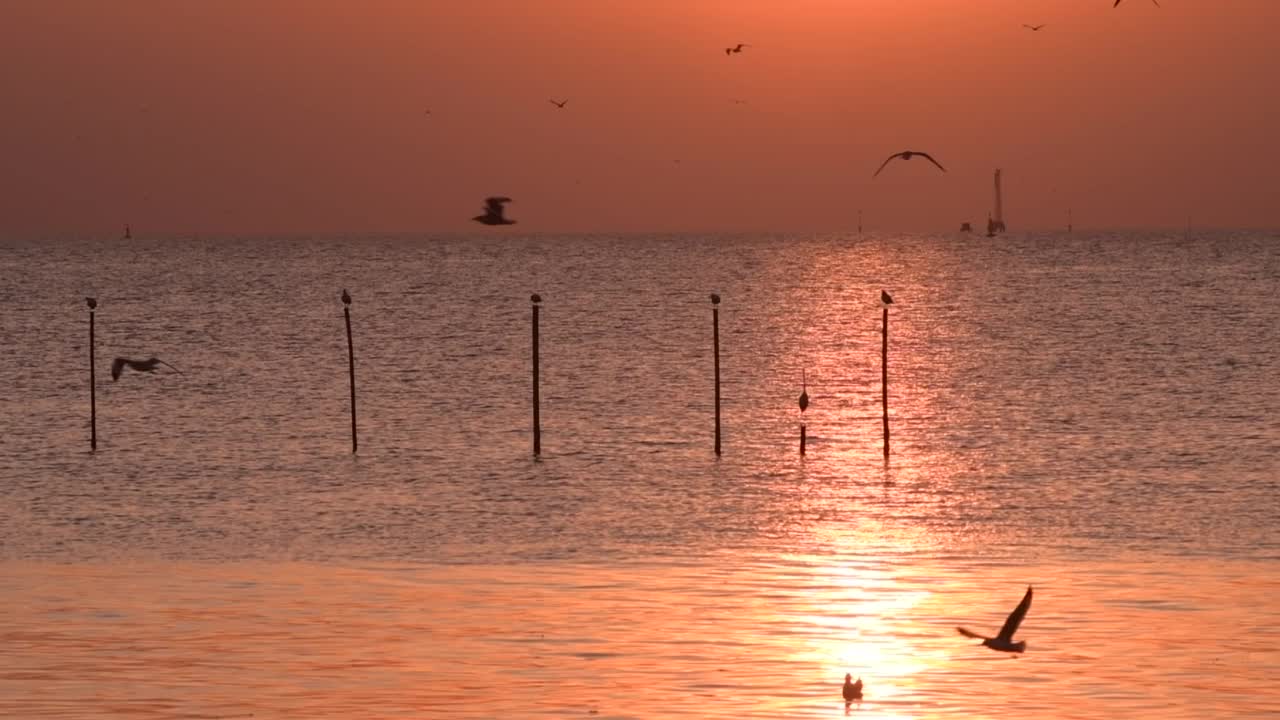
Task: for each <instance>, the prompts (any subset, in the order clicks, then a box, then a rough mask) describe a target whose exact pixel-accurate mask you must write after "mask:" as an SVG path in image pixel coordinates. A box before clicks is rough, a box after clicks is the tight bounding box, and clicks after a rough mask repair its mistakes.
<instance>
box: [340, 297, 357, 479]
mask: <svg viewBox="0 0 1280 720" xmlns="http://www.w3.org/2000/svg"><path fill="white" fill-rule="evenodd" d="M342 315H343V317H344V318H346V321H347V371H348V373H349V374H350V376H351V454H352V455H354V454H355V453H356V451H357V450H359V449H360V442H359V440H358V439H357V436H356V350H355V345H354V343H352V342H351V295H349V294H348V293H347V291H346V289H345V288H344V289H343V291H342Z"/></svg>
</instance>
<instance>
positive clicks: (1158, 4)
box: [1111, 0, 1160, 8]
mask: <svg viewBox="0 0 1280 720" xmlns="http://www.w3.org/2000/svg"><path fill="white" fill-rule="evenodd" d="M1151 2H1153V3H1155V4H1156V7H1160V3H1158V2H1156V0H1151ZM1119 5H1120V0H1116V4H1115V5H1112V6H1111V7H1112V8H1115V7H1117V6H1119Z"/></svg>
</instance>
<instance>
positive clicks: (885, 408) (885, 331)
mask: <svg viewBox="0 0 1280 720" xmlns="http://www.w3.org/2000/svg"><path fill="white" fill-rule="evenodd" d="M881 292H882V298H888V297H889V296H888V294H887V293H884V292H883V291H881ZM891 302H893V301H892V300H889V302H886V303H884V310H883V314H882V316H881V324H880V408H881V411H882V413H883V418H884V459H885V461H886V462H888V460H889V303H891Z"/></svg>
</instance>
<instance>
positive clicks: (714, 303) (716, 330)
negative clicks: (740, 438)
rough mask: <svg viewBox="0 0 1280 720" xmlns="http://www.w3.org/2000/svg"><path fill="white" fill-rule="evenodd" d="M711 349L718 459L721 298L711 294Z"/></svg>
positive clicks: (718, 454)
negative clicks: (713, 359) (714, 383)
mask: <svg viewBox="0 0 1280 720" xmlns="http://www.w3.org/2000/svg"><path fill="white" fill-rule="evenodd" d="M711 347H712V352H713V353H714V358H715V382H716V457H720V296H719V295H717V294H715V293H711Z"/></svg>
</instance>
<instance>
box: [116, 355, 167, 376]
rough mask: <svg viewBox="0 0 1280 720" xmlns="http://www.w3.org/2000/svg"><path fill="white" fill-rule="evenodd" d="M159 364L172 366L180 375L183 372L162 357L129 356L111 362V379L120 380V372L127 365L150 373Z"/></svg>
mask: <svg viewBox="0 0 1280 720" xmlns="http://www.w3.org/2000/svg"><path fill="white" fill-rule="evenodd" d="M157 365H164V366H165V367H168V368H170V369H171V370H173V371H174V372H176V373H178V374H179V375H181V374H182V371H181V370H179V369H178V368H176V367H174V366H172V365H170V364H169V363H167V362H165V361H163V360H161V359H160V358H154V357H153V358H150V359H148V360H130V359H129V358H122V357H118V358H116V359H115V360H113V361H112V362H111V379H112V380H113V381H114V380H119V379H120V373H122V372H124V369H125V368H126V367H127V368H129V369H130V370H135V371H137V372H148V373H149V372H155V369H156V366H157Z"/></svg>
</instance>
